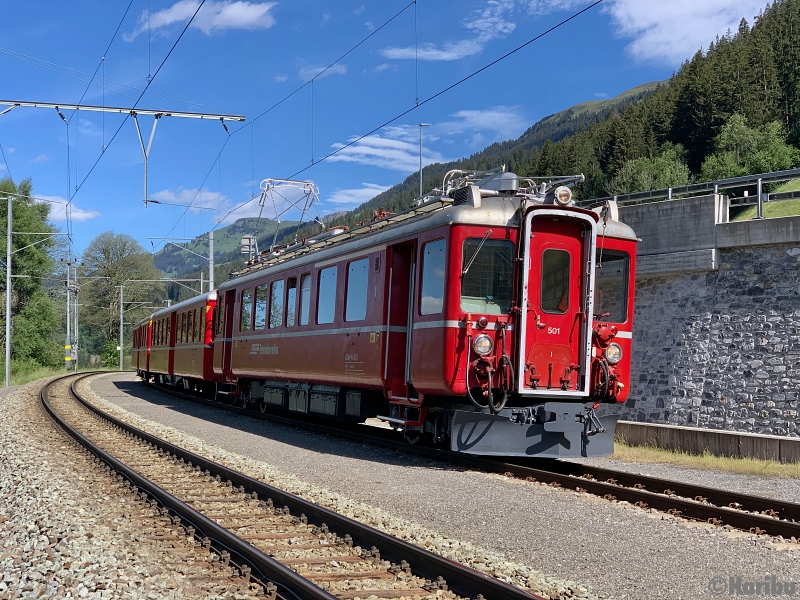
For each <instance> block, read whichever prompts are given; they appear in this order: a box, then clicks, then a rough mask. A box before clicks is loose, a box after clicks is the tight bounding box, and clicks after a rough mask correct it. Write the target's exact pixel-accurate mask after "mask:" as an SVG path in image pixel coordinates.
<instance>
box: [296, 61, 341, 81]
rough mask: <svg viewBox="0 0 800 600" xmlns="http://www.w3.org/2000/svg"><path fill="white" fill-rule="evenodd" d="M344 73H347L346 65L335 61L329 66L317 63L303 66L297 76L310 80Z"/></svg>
mask: <svg viewBox="0 0 800 600" xmlns="http://www.w3.org/2000/svg"><path fill="white" fill-rule="evenodd" d="M345 73H347V65H343V64H341V63H336V64H335V65H333V66H331V67H330V68H328V67H325V66H319V65H317V66H308V67H303V68H302V69H300V70H299V71H298V72H297V76H298V77H300V79H302V80H303V81H311V80H312V79H322V78H323V77H327V76H328V75H344V74H345Z"/></svg>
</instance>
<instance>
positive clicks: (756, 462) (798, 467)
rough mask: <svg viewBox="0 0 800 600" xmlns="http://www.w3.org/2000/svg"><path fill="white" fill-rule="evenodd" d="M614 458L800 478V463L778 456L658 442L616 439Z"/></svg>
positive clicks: (710, 469) (709, 469) (747, 473)
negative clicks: (657, 444)
mask: <svg viewBox="0 0 800 600" xmlns="http://www.w3.org/2000/svg"><path fill="white" fill-rule="evenodd" d="M611 458H614V459H617V460H621V461H623V462H630V463H640V464H641V463H645V464H646V463H662V464H668V465H676V466H679V467H688V468H691V469H701V470H706V471H722V472H726V473H737V474H740V475H760V476H764V477H786V478H794V479H800V463H781V462H778V461H775V460H760V459H757V458H730V457H727V456H715V455H713V454H710V453H708V452H704V453H703V454H690V453H688V452H681V451H673V450H665V449H663V448H656V447H654V446H631V445H629V444H627V443H625V442H624V441H621V440H617V441H616V442H615V443H614V454H612V455H611Z"/></svg>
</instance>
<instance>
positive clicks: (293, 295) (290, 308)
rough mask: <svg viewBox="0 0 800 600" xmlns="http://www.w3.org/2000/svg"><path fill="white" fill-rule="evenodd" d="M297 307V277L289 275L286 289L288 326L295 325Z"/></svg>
mask: <svg viewBox="0 0 800 600" xmlns="http://www.w3.org/2000/svg"><path fill="white" fill-rule="evenodd" d="M296 307H297V277H289V280H288V285H287V289H286V326H287V327H294V313H295V308H296Z"/></svg>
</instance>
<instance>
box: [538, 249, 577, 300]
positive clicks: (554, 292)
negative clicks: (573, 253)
mask: <svg viewBox="0 0 800 600" xmlns="http://www.w3.org/2000/svg"><path fill="white" fill-rule="evenodd" d="M569 267H570V257H569V252H567V251H566V250H556V249H553V248H549V249H547V250H545V251H544V253H542V285H541V288H542V310H543V311H544V312H546V313H551V314H559V315H563V314H564V313H566V312H567V309H568V308H569V280H570V278H569Z"/></svg>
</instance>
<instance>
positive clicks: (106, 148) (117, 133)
mask: <svg viewBox="0 0 800 600" xmlns="http://www.w3.org/2000/svg"><path fill="white" fill-rule="evenodd" d="M205 3H206V0H201V1H200V4H199V5H198V6H197V10H195V11H194V14H192V17H191V18H190V19H189V21H188V22H187V23H186V26H185V27H184V28H183V31H181V34H180V35H179V36H178V39H176V40H175V43H174V44H172V47H171V48H170V49H169V52H167V55H166V56H165V57H164V60H162V61H161V64H160V65H158V68H157V69H156V71H155V73H153V76H152V77H151V78H150V81H148V82H147V85H146V86H145V87H144V88H143V89H142V92H141V94H140V95H139V98H138V99H137V100H136V102H135V103H134V105H133V106H132V107H131V108H136V105H137V104H139V101H140V100H141V99H142V97H143V96H144V95H145V93H146V92H147V89H148V88H149V87H150V85H151V84H152V83H153V81H154V80H155V78H156V76H157V75H158V74H159V72H160V71H161V69H162V67H163V66H164V63H166V62H167V60H169V57H170V56H172V52H173V51H174V50H175V47H176V46H177V45H178V43H179V42H180V41H181V39H182V38H183V36H184V34H185V33H186V31H187V30H188V29H189V26H190V25H191V24H192V22H193V21H194V19H195V17H196V16H197V13H199V12H200V9H201V8H203V5H204V4H205ZM125 121H127V118H126V119H124V120H123V121H122V123H120V126H119V127H118V128H117V130H116V131H115V132H114V135H113V136H112V137H111V139H110V140H109V141H108V146H106V147H105V149H104V150H103V152H101V153H100V156H98V157H97V160H96V161H94V164H92V167H91V168H90V169H89V171H88V173H86V176H85V177H84V178H83V180H81V183H80V184H79V185H78V186H76V188H75V193H74V194H72V195H71V196H70V197H69V200H70V202H71V201H72V199H73V198H74V197H75V195H76V194H77V193H78V191H80V189H81V188H82V187H83V184H84V183H86V180H87V179H88V178H89V176H90V175H91V174H92V173H93V172H94V170H95V168H96V167H97V164H98V163H99V162H100V160H101V159H102V158H103V156H104V155H105V150H108V147H109V146H111V144H112V143H113V142H114V140H115V139H116V137H117V135H119V132H120V131H121V130H122V127H123V125H125Z"/></svg>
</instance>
